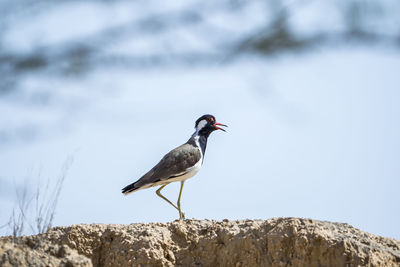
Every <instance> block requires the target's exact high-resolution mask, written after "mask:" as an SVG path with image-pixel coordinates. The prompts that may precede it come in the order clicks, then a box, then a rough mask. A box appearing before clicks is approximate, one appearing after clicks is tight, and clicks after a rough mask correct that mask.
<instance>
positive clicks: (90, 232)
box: [0, 218, 400, 267]
mask: <svg viewBox="0 0 400 267" xmlns="http://www.w3.org/2000/svg"><path fill="white" fill-rule="evenodd" d="M196 265H198V266H235V267H239V266H400V242H399V241H397V240H395V239H391V238H383V237H379V236H375V235H372V234H369V233H366V232H363V231H361V230H358V229H356V228H354V227H352V226H350V225H348V224H343V223H331V222H324V221H316V220H310V219H299V218H277V219H270V220H244V221H228V220H224V221H222V222H219V221H209V220H186V221H184V222H179V221H174V222H170V223H149V224H131V225H106V224H91V225H73V226H68V227H55V228H53V229H51V230H50V231H49V232H48V233H46V234H42V235H35V236H24V237H21V238H19V239H18V240H17V242H16V243H13V242H12V240H11V238H10V237H0V266H1V267H3V266H4V267H5V266H68V267H70V266H113V267H117V266H196Z"/></svg>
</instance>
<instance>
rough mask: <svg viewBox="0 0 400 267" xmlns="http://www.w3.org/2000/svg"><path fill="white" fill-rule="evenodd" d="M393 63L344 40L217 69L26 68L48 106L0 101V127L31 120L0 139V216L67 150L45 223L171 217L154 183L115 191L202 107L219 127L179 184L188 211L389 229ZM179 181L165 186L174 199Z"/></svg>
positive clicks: (397, 65)
mask: <svg viewBox="0 0 400 267" xmlns="http://www.w3.org/2000/svg"><path fill="white" fill-rule="evenodd" d="M399 69H400V54H399V53H398V52H396V51H390V50H389V49H382V48H362V47H358V48H355V47H347V48H335V49H325V50H319V51H316V52H313V53H305V54H302V55H296V54H286V55H282V56H279V57H275V58H266V59H257V58H251V57H250V58H244V59H242V60H239V61H238V62H236V63H234V64H231V65H224V66H220V65H215V66H207V67H196V68H184V67H174V68H169V69H168V70H167V69H154V70H143V71H133V72H132V71H121V70H118V71H110V70H98V71H94V72H92V73H91V74H89V75H87V76H85V77H83V78H80V79H62V80H61V79H57V78H54V79H50V78H48V77H47V78H43V77H40V76H39V77H38V76H27V77H25V78H24V80H23V82H24V85H25V86H24V88H25V90H26V91H25V93H26V95H28V96H29V93H31V94H32V95H33V94H34V93H35V92H36V93H37V92H50V97H49V100H48V104H46V105H41V104H27V103H25V102H24V101H23V100H21V99H20V98H13V97H7V98H2V99H0V109H1V110H2V113H3V114H5V113H4V112H9V113H8V114H13V115H12V116H2V117H1V124H3V125H10V128H11V126H16V125H17V126H18V125H20V124H21V125H25V124H27V125H39V126H38V127H34V128H33V130H32V131H33V132H34V133H35V137H34V138H33V139H32V140H30V141H23V140H20V139H18V138H15V139H9V142H8V143H4V144H2V147H1V151H0V162H1V168H0V183H1V185H2V186H1V188H2V191H1V195H2V197H1V198H0V209H1V210H2V212H1V216H0V220H1V221H0V224H2V223H4V222H6V221H7V219H8V214H9V212H10V211H11V208H12V206H13V189H12V187H13V186H14V183H15V184H16V185H17V186H18V185H23V184H30V185H32V188H35V187H34V186H33V185H35V184H36V183H37V181H38V177H39V176H40V179H41V181H42V182H43V181H44V180H46V179H47V178H50V179H51V180H53V181H54V180H55V179H56V178H57V177H58V175H59V173H60V170H61V167H62V165H63V162H65V160H66V158H67V157H68V156H70V155H72V156H73V163H72V165H71V168H70V169H69V172H68V175H67V178H66V180H65V183H64V186H63V190H62V193H61V196H60V200H59V204H58V208H57V212H56V218H55V224H56V225H70V224H77V223H136V222H154V221H157V222H160V221H161V222H167V221H171V220H174V219H177V218H178V213H177V211H176V210H175V209H173V208H172V207H170V206H169V205H168V204H167V203H166V202H164V201H163V200H161V199H160V198H158V197H157V196H156V194H155V190H156V188H152V189H146V190H141V191H138V192H136V193H134V194H131V195H129V196H123V195H122V194H121V193H120V189H121V188H122V187H124V186H125V185H127V184H129V183H131V182H134V181H135V180H136V179H138V178H140V176H141V175H143V174H144V173H145V172H146V171H148V170H149V169H150V168H151V167H152V166H153V165H154V164H156V163H157V162H158V160H159V159H160V158H161V157H162V156H163V155H164V154H165V153H167V152H168V151H169V150H170V149H173V148H174V147H176V146H178V145H180V144H182V143H184V142H186V140H187V139H188V138H189V137H190V135H191V134H192V133H193V131H194V122H195V120H196V119H197V118H198V117H199V116H201V115H203V114H205V113H210V114H213V115H215V116H216V118H217V121H220V122H222V123H225V124H228V125H229V128H228V132H227V133H223V132H215V133H213V134H212V135H211V136H210V138H209V143H208V147H207V151H206V155H205V161H204V164H203V168H202V170H201V171H200V172H199V173H198V174H197V175H196V176H195V177H193V178H191V179H189V180H188V181H187V182H186V183H185V188H184V191H183V196H182V209H183V210H184V211H185V212H186V217H187V218H197V219H216V220H221V219H224V218H228V219H232V220H235V219H247V218H249V219H268V218H272V217H282V216H284V217H303V218H312V219H318V220H329V221H335V222H346V223H349V224H351V225H353V226H355V227H358V228H361V229H362V230H365V231H368V232H371V233H374V234H379V235H383V236H388V237H394V238H397V239H400V233H399V231H398V225H399V224H400V213H399V212H398V203H400V195H399V193H398V188H399V186H400V182H399V174H400V167H399V164H398V159H399V156H400V155H399V153H400V152H399V151H400V141H399V138H398V137H399V136H400V128H399V123H398V118H399V115H400V107H399V105H398V103H399V99H400V98H399V94H400V92H399V90H398V89H399V88H398V85H399V84H400V76H399V75H398V71H397V70H399ZM52 88H58V90H57V91H56V92H54V91H52ZM28 129H29V128H28ZM4 188H7V189H6V190H3V189H4ZM178 190H179V183H175V184H170V185H168V186H167V187H166V188H165V189H164V190H163V192H165V195H167V197H169V198H170V199H171V200H173V201H175V200H176V198H177V196H178Z"/></svg>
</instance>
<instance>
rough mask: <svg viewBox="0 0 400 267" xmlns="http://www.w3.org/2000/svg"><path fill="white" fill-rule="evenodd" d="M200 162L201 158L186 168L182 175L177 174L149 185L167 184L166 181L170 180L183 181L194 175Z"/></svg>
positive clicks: (170, 181) (169, 181) (199, 166)
mask: <svg viewBox="0 0 400 267" xmlns="http://www.w3.org/2000/svg"><path fill="white" fill-rule="evenodd" d="M201 163H202V160H201V159H200V160H199V161H198V162H197V163H196V164H195V165H194V166H193V167H191V168H189V169H187V170H186V173H185V174H184V175H182V176H178V177H174V178H170V179H167V180H163V181H158V182H156V183H153V184H152V185H151V187H153V186H158V185H163V184H168V183H172V182H179V181H185V180H187V179H189V178H191V177H193V176H194V175H196V173H197V172H198V171H199V170H200V168H201Z"/></svg>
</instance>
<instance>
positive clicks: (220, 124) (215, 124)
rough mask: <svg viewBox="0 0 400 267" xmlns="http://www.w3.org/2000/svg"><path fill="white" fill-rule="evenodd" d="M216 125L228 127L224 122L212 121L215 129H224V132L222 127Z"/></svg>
mask: <svg viewBox="0 0 400 267" xmlns="http://www.w3.org/2000/svg"><path fill="white" fill-rule="evenodd" d="M218 125H219V126H224V127H228V126H227V125H225V124H222V123H219V122H216V123H214V127H215V129H217V130H221V131H224V132H226V131H225V130H224V129H222V128H220V127H218Z"/></svg>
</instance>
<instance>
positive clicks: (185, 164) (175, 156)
mask: <svg viewBox="0 0 400 267" xmlns="http://www.w3.org/2000/svg"><path fill="white" fill-rule="evenodd" d="M200 159H201V152H200V151H199V149H197V148H196V147H195V146H193V145H192V144H188V143H186V144H183V145H181V146H179V147H177V148H175V149H174V150H171V151H170V152H169V153H168V154H166V155H165V156H164V157H163V158H162V159H161V160H160V162H159V163H157V165H156V166H154V167H153V168H152V169H151V170H150V171H149V172H147V173H146V174H145V175H143V176H142V177H141V178H140V179H139V180H138V181H137V182H135V183H134V185H135V188H140V187H142V186H144V185H147V184H152V183H155V182H158V181H163V180H167V179H168V178H172V177H176V176H180V175H183V174H184V173H185V172H186V171H187V169H188V168H190V167H192V166H194V165H195V164H196V163H197V162H198V161H199V160H200Z"/></svg>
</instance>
